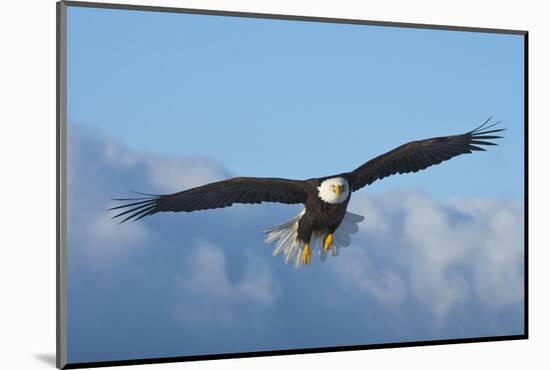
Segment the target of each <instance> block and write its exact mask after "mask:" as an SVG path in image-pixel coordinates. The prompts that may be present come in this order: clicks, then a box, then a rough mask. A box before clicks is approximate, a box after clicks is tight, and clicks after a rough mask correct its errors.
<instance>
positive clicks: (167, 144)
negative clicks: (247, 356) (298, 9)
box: [68, 7, 524, 362]
mask: <svg viewBox="0 0 550 370" xmlns="http://www.w3.org/2000/svg"><path fill="white" fill-rule="evenodd" d="M68 15H69V16H68V117H69V140H68V257H69V270H68V274H69V284H68V294H69V295H68V305H69V307H68V324H69V325H68V327H69V345H68V350H69V360H70V361H71V362H85V361H102V360H117V359H129V358H142V357H163V356H179V355H193V354H205V353H219V352H243V351H255V350H266V349H284V348H303V347H319V346H321V347H322V346H335V345H353V344H368V343H381V342H399V341H410V340H429V339H445V338H462V337H479V336H491V335H508V334H520V333H522V331H523V322H522V318H523V270H522V268H523V233H524V229H523V190H524V189H523V170H524V169H523V138H524V136H523V135H524V133H523V109H524V107H523V43H522V38H521V37H520V36H513V35H489V34H478V33H465V32H448V31H430V30H413V29H397V28H387V27H370V26H351V25H334V24H325V23H322V24H317V23H309V22H308V23H306V22H288V21H278V20H255V19H248V18H224V17H213V16H193V15H184V14H167V13H146V12H129V11H117V10H95V9H90V8H73V7H69V13H68ZM490 115H494V116H495V118H496V119H502V120H503V121H504V122H503V126H504V127H506V128H507V131H506V137H505V139H503V140H501V141H500V144H501V145H500V146H498V147H495V148H490V150H489V151H488V152H486V153H475V154H474V155H467V156H461V157H459V158H456V159H453V160H452V161H450V162H446V163H444V164H443V165H440V166H436V167H432V168H430V169H428V170H426V171H423V172H420V173H417V174H411V175H406V176H394V177H391V178H389V179H385V180H384V181H380V182H377V183H375V184H374V185H373V186H372V187H370V188H367V189H366V190H363V191H362V192H359V193H355V194H354V196H353V199H352V201H351V203H350V210H351V211H353V212H356V213H359V214H362V215H364V216H365V217H366V220H365V221H363V223H361V224H360V230H359V232H358V234H357V235H355V236H354V237H353V240H352V245H351V246H350V247H348V248H347V249H345V250H343V251H342V254H341V256H338V257H337V258H329V259H328V261H326V262H325V263H323V264H321V263H319V260H318V259H316V260H315V261H314V263H313V264H312V266H310V267H308V268H305V269H300V270H295V269H293V268H291V267H289V266H285V265H284V264H283V262H282V260H281V258H274V257H271V249H270V248H269V247H266V246H265V245H264V244H263V235H262V234H261V232H260V230H261V229H263V228H265V227H268V226H273V225H275V224H280V223H282V222H283V221H285V220H286V219H288V218H290V217H292V216H294V215H295V214H296V213H297V212H298V211H299V210H300V206H284V205H277V204H263V205H261V206H242V205H238V206H234V207H231V208H229V209H223V210H216V211H207V212H197V213H191V214H160V215H155V216H154V217H151V218H149V219H144V220H142V222H137V223H133V224H132V223H131V224H124V225H118V224H117V223H116V222H113V221H111V220H110V219H109V214H107V213H106V212H105V209H106V208H108V207H109V206H112V203H111V201H110V199H111V198H113V197H116V196H124V195H127V191H128V190H141V191H145V192H153V193H157V192H158V193H169V192H174V191H178V190H182V189H185V188H188V187H191V186H195V185H200V184H203V183H206V182H209V181H214V180H219V179H223V178H226V177H229V176H234V175H244V176H246V175H249V176H279V177H288V178H308V177H315V176H323V175H329V174H331V173H338V172H342V171H347V170H351V169H352V168H354V167H356V166H358V165H360V164H361V163H363V162H364V161H366V160H368V159H369V158H371V157H373V156H376V155H379V154H381V153H383V152H384V151H386V150H389V149H391V148H393V147H395V146H397V145H400V144H402V143H404V142H406V141H409V140H412V139H419V138H425V137H431V136H437V135H444V134H454V133H462V132H464V131H468V130H470V129H472V128H474V127H476V126H477V125H478V124H480V123H481V122H483V121H484V120H485V119H486V118H487V117H488V116H490Z"/></svg>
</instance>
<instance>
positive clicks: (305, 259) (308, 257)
mask: <svg viewBox="0 0 550 370" xmlns="http://www.w3.org/2000/svg"><path fill="white" fill-rule="evenodd" d="M302 261H303V262H304V265H308V264H309V262H310V261H311V253H309V243H306V245H305V247H304V253H303V254H302Z"/></svg>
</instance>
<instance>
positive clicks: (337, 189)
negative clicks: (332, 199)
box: [334, 185, 342, 197]
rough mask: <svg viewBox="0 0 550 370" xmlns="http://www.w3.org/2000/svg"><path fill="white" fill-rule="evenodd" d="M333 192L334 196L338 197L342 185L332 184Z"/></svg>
mask: <svg viewBox="0 0 550 370" xmlns="http://www.w3.org/2000/svg"><path fill="white" fill-rule="evenodd" d="M334 192H335V193H336V196H338V197H339V196H340V193H341V192H342V185H334Z"/></svg>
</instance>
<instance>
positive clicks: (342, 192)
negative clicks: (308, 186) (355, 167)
mask: <svg viewBox="0 0 550 370" xmlns="http://www.w3.org/2000/svg"><path fill="white" fill-rule="evenodd" d="M317 189H318V190H319V198H321V199H322V200H323V201H325V202H327V203H330V204H340V203H343V202H345V201H346V199H348V197H349V194H350V188H349V183H348V180H346V179H344V178H343V177H333V178H331V179H326V180H325V181H323V182H322V183H321V185H320V186H319V187H318V188H317Z"/></svg>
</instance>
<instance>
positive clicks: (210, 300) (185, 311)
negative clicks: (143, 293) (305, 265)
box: [172, 240, 278, 327]
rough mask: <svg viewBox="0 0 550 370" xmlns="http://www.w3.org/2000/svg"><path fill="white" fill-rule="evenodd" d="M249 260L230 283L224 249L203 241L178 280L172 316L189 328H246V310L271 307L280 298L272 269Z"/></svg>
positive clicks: (197, 246)
mask: <svg viewBox="0 0 550 370" xmlns="http://www.w3.org/2000/svg"><path fill="white" fill-rule="evenodd" d="M260 261H261V260H259V259H255V258H253V257H249V258H248V259H247V261H246V264H245V265H244V274H243V275H242V277H241V278H240V279H239V280H237V281H231V280H230V278H229V275H228V271H227V264H226V257H225V254H224V251H223V249H222V248H221V247H219V246H216V245H213V244H211V243H209V242H207V241H204V240H200V241H198V242H197V243H196V246H195V247H194V248H193V250H192V252H191V254H190V256H189V258H188V260H187V261H186V263H185V269H184V270H185V271H186V273H185V274H184V275H183V276H179V277H178V278H177V279H176V285H177V288H176V295H177V296H179V300H178V303H176V304H175V305H174V307H173V310H172V312H173V314H174V316H175V317H176V318H177V319H178V321H179V322H180V323H181V324H182V325H183V326H186V327H197V326H198V327H211V326H227V325H235V324H238V325H246V323H243V322H239V320H238V319H239V318H240V319H242V318H243V315H242V313H243V311H246V310H248V309H251V307H254V308H256V309H257V308H258V307H268V306H270V305H272V304H273V303H274V301H275V299H276V296H277V290H278V288H277V287H276V284H275V282H274V280H273V277H272V274H271V271H270V269H269V267H268V266H267V265H265V264H263V263H261V262H260Z"/></svg>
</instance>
